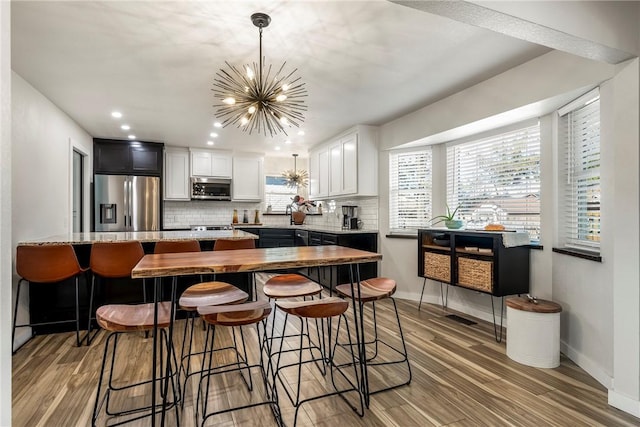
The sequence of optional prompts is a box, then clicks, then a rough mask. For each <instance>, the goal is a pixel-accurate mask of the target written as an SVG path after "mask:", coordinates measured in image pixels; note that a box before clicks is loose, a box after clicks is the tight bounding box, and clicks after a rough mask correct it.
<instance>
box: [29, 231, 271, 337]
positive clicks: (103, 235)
mask: <svg viewBox="0 0 640 427" xmlns="http://www.w3.org/2000/svg"><path fill="white" fill-rule="evenodd" d="M258 238H259V236H258V235H257V234H254V233H250V232H245V231H241V230H207V231H190V230H187V231H141V232H124V231H122V232H86V233H67V234H61V235H56V236H51V237H46V238H41V239H32V240H25V241H22V242H20V243H19V245H23V246H33V245H39V246H40V245H65V244H70V245H72V246H73V248H74V250H75V252H76V255H77V257H78V262H79V263H80V265H81V266H83V267H88V266H89V259H90V256H91V245H92V244H93V243H96V242H125V241H139V242H140V243H141V244H142V247H143V248H144V251H145V253H147V254H152V253H153V251H154V247H155V243H156V242H159V241H178V240H192V239H193V240H197V241H199V243H200V247H201V249H202V250H203V251H207V250H212V249H213V244H214V242H215V241H216V240H219V239H227V240H228V239H231V240H237V239H256V246H257V245H258V244H257V242H258V241H257V239H258ZM90 280H91V279H90V276H89V275H86V276H85V275H83V276H81V278H80V288H79V300H80V316H81V320H80V321H81V324H84V325H86V324H87V316H88V311H89V303H88V301H89V297H88V293H89V292H88V290H89V288H90ZM205 280H206V278H205ZM219 280H224V281H226V282H229V283H231V284H233V285H235V286H237V287H239V288H240V289H243V290H244V291H246V292H248V293H249V294H251V293H252V290H253V286H252V277H251V275H250V274H248V273H232V274H225V275H219ZM197 281H199V277H197V276H195V277H190V278H189V277H186V278H183V279H182V280H180V283H179V284H178V286H179V289H180V290H183V289H185V288H186V287H187V286H189V285H191V284H193V283H195V282H197ZM66 285H67V284H66V283H64V282H61V283H49V284H39V283H34V284H33V285H32V286H29V313H30V316H31V322H33V323H42V322H50V321H55V320H63V319H70V318H73V316H74V315H73V311H74V298H75V293H74V291H73V287H72V286H66ZM143 286H147V287H148V291H150V286H151V284H150V283H149V284H146V283H145V284H143V283H142V282H141V281H140V280H132V279H119V280H110V281H109V284H108V285H106V284H105V286H100V287H99V292H98V294H97V295H96V301H95V304H94V307H99V306H100V305H101V304H102V303H104V302H107V301H108V302H109V303H122V304H127V303H138V302H142V299H143V298H142V297H143V292H142V289H143ZM165 297H167V296H166V295H165ZM166 299H168V298H166ZM92 315H93V313H92ZM72 326H73V325H69V324H66V325H65V324H60V325H46V326H37V327H34V332H35V333H36V334H42V333H52V332H60V331H65V330H71V329H70V328H72Z"/></svg>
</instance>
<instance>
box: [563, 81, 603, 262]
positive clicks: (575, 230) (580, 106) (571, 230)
mask: <svg viewBox="0 0 640 427" xmlns="http://www.w3.org/2000/svg"><path fill="white" fill-rule="evenodd" d="M596 103H597V104H596ZM596 105H597V115H598V119H597V123H596V122H589V125H590V126H591V127H592V128H591V129H593V126H594V125H596V124H597V159H595V160H596V161H597V166H594V165H593V161H594V159H593V158H591V159H590V160H589V161H588V162H589V163H590V165H589V167H586V168H585V167H584V165H585V163H584V161H583V162H582V163H580V164H581V165H582V166H580V167H578V166H579V165H578V164H576V161H577V158H576V157H577V156H574V153H576V152H579V153H585V151H587V152H589V150H592V149H593V148H594V143H593V139H592V138H593V134H591V135H590V136H589V137H588V141H586V142H585V137H584V136H583V137H582V140H581V145H580V147H579V148H580V149H579V150H576V146H575V143H576V142H577V140H574V141H573V144H574V145H571V146H570V145H569V144H570V141H569V140H568V138H570V137H571V135H570V126H569V124H568V123H567V122H568V121H569V120H571V119H572V118H571V117H570V115H571V114H574V113H577V112H580V113H581V114H584V112H585V111H587V108H590V109H592V110H593V109H594V108H593V107H594V106H596ZM587 114H589V113H587ZM591 114H593V113H591ZM582 119H583V120H584V119H585V117H584V116H583V117H582ZM601 122H602V105H601V98H600V88H599V87H597V88H594V89H592V90H590V91H589V92H587V93H585V94H583V95H581V96H580V97H578V98H577V99H575V100H573V101H571V102H570V103H568V104H567V105H565V106H563V107H561V108H559V109H558V110H557V135H558V138H557V139H558V151H557V154H558V156H557V158H558V160H557V162H558V163H557V168H558V180H557V185H558V200H557V223H558V231H557V241H558V246H559V248H560V249H562V250H564V252H562V253H566V252H577V253H583V254H586V255H587V256H589V255H591V256H595V257H599V255H600V253H601V242H602V239H601V224H602V140H601V138H602V128H601ZM589 156H591V157H592V156H593V152H592V151H591V152H590V153H589V154H588V155H583V156H582V158H583V160H584V159H586V158H587V157H589ZM570 161H571V163H572V164H571V165H569V162H570ZM595 175H597V183H595V186H597V190H596V192H597V199H598V202H597V205H598V206H597V209H594V207H593V206H591V207H589V206H588V205H589V202H588V201H585V202H584V204H585V206H583V208H584V209H581V206H580V202H578V199H580V196H579V194H580V192H581V191H580V190H586V189H588V188H589V187H590V186H591V185H587V184H583V185H580V184H578V181H580V180H583V181H584V180H585V177H586V178H587V179H593V178H595V177H596V176H595ZM572 177H573V179H572ZM594 197H595V196H594ZM592 205H593V204H592ZM582 211H584V212H582ZM573 212H575V217H572V218H569V216H571V215H572V214H573ZM581 212H582V213H581ZM589 212H590V213H591V214H588V213H589ZM596 212H597V215H593V214H594V213H596ZM594 216H595V217H597V240H593V239H589V238H588V237H590V236H591V237H593V234H592V233H591V232H588V233H586V234H584V235H583V236H581V234H582V232H581V226H580V224H581V223H585V221H586V224H591V223H593V222H596V221H590V218H592V217H594ZM583 231H584V230H583Z"/></svg>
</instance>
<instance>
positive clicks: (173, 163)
mask: <svg viewBox="0 0 640 427" xmlns="http://www.w3.org/2000/svg"><path fill="white" fill-rule="evenodd" d="M190 198H191V195H190V192H189V150H188V149H187V148H181V147H165V151H164V200H190Z"/></svg>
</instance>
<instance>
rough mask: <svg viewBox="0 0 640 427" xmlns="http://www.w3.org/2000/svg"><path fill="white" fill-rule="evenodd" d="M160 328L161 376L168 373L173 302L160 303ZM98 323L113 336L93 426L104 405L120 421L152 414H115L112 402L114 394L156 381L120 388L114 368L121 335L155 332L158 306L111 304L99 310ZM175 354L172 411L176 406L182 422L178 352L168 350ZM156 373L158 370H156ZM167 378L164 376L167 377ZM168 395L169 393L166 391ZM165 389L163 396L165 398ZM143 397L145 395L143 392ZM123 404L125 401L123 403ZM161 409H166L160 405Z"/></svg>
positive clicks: (106, 349) (108, 341)
mask: <svg viewBox="0 0 640 427" xmlns="http://www.w3.org/2000/svg"><path fill="white" fill-rule="evenodd" d="M157 319H158V320H157V327H158V330H159V331H160V337H161V339H162V340H163V341H164V343H163V344H162V345H161V346H160V372H164V370H163V362H162V361H163V360H164V357H163V350H162V348H163V347H165V346H166V348H167V349H169V348H170V346H169V337H168V333H167V331H166V329H167V328H168V327H169V324H170V322H171V302H160V303H158V318H157ZM96 320H97V322H98V325H100V327H101V328H103V329H104V330H106V331H109V332H110V334H109V336H108V337H107V339H106V341H105V345H104V353H103V356H102V365H101V368H100V378H99V380H98V391H97V393H96V401H95V404H94V406H93V414H92V416H91V425H92V426H95V425H96V421H97V419H98V416H99V411H100V409H101V408H102V406H103V405H105V413H106V414H107V415H108V416H110V417H118V416H126V415H133V414H136V413H139V412H144V411H151V409H152V407H151V405H148V406H143V407H137V408H129V409H123V410H119V411H113V409H112V408H110V402H111V394H112V393H116V392H118V391H123V390H128V389H131V388H134V387H140V386H144V385H145V384H150V383H151V382H152V381H153V380H152V379H149V380H145V381H141V382H137V383H134V384H127V385H124V386H116V385H115V384H114V381H113V371H114V366H115V365H116V354H117V346H118V337H119V336H120V335H121V334H125V333H131V332H138V331H144V332H149V331H151V330H153V328H154V304H153V303H148V304H135V305H123V304H110V305H103V306H101V307H99V308H98V310H96ZM111 342H113V346H112V351H111V363H110V364H109V380H108V382H107V384H106V388H107V390H106V392H105V393H104V395H103V396H102V397H101V390H102V381H103V378H104V374H105V366H106V363H107V357H108V353H109V345H110V344H111ZM167 351H170V352H171V356H172V357H169V361H168V362H167V363H169V364H172V365H173V366H174V368H173V369H171V370H170V371H169V377H170V379H171V390H172V393H173V397H174V400H173V401H172V402H170V403H169V407H171V406H174V407H175V408H176V420H179V414H178V411H177V406H178V405H177V401H178V399H179V394H180V393H179V389H178V386H177V385H176V379H175V376H176V374H175V372H177V368H178V367H177V360H176V357H175V352H174V351H173V348H171V349H170V350H167ZM154 371H155V370H154ZM163 375H164V374H163ZM164 379H166V377H165V376H161V377H160V378H159V380H164ZM165 392H166V390H165ZM165 392H163V391H162V388H161V390H160V393H161V395H162V396H164V393H165ZM141 393H142V392H141ZM146 394H148V393H144V394H142V395H146ZM120 401H122V400H120ZM156 406H157V407H158V408H160V407H161V406H162V405H161V404H158V405H156ZM150 415H152V412H150V413H145V414H142V415H138V416H135V417H133V418H129V419H127V420H126V421H123V422H117V423H115V424H112V425H119V424H122V423H124V422H131V421H135V420H138V419H141V418H145V417H148V416H150Z"/></svg>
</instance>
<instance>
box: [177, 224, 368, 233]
mask: <svg viewBox="0 0 640 427" xmlns="http://www.w3.org/2000/svg"><path fill="white" fill-rule="evenodd" d="M232 225H233V227H235V228H279V229H283V230H287V229H288V230H307V231H317V232H320V233H334V234H364V233H374V234H378V230H367V229H358V230H343V229H342V228H341V227H331V226H327V225H315V224H312V225H304V224H303V225H293V224H292V225H277V224H274V225H269V224H253V223H238V224H232ZM185 228H187V227H185Z"/></svg>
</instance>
